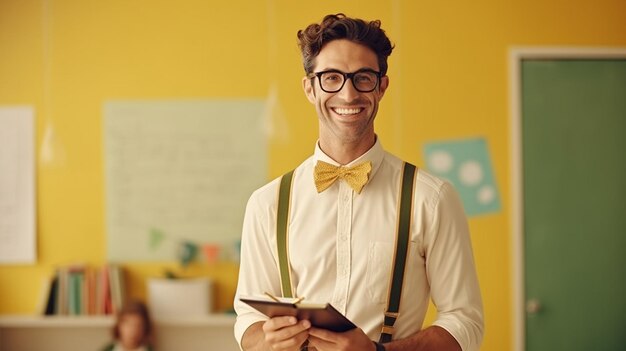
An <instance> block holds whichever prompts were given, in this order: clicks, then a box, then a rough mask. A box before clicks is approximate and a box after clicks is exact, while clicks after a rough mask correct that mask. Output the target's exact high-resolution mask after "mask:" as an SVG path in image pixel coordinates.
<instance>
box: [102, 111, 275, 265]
mask: <svg viewBox="0 0 626 351" xmlns="http://www.w3.org/2000/svg"><path fill="white" fill-rule="evenodd" d="M263 111H264V101H262V100H254V99H250V100H219V101H217V100H215V101H214V100H202V101H112V102H108V103H106V104H105V106H104V128H103V131H104V143H105V147H104V154H105V155H104V156H105V157H104V158H105V172H106V175H105V176H106V192H105V196H106V200H105V201H106V206H105V209H106V226H107V256H108V259H109V260H110V261H113V262H116V261H162V260H173V259H176V257H177V253H178V252H179V250H180V247H181V245H182V244H183V243H186V244H188V243H193V245H198V246H199V245H203V244H206V243H211V244H218V245H221V246H224V247H232V246H234V245H236V242H237V241H238V239H239V237H240V233H241V224H242V220H243V214H244V210H245V206H246V202H247V199H248V197H249V196H250V194H251V193H252V192H253V191H254V190H255V189H256V188H258V187H260V186H261V185H262V184H263V183H265V182H266V180H267V147H266V146H267V140H266V137H265V135H264V133H263V128H262V127H263V118H264V115H263Z"/></svg>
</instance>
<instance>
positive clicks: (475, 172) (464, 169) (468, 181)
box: [459, 161, 483, 186]
mask: <svg viewBox="0 0 626 351" xmlns="http://www.w3.org/2000/svg"><path fill="white" fill-rule="evenodd" d="M459 179H461V183H463V185H467V186H471V185H477V184H478V183H480V181H481V180H483V169H482V167H481V166H480V163H478V162H476V161H467V162H463V164H462V165H461V168H460V169H459Z"/></svg>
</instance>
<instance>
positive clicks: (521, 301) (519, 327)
mask: <svg viewBox="0 0 626 351" xmlns="http://www.w3.org/2000/svg"><path fill="white" fill-rule="evenodd" d="M526 59H555V60H557V59H626V48H621V47H617V48H615V47H611V48H609V47H593V48H592V47H512V48H510V49H509V116H510V121H509V142H510V145H509V146H510V147H509V152H510V158H509V161H510V170H511V173H510V192H511V208H510V216H511V221H510V226H511V235H512V237H511V259H512V262H511V267H512V274H511V279H512V281H511V286H512V293H513V294H512V295H513V296H512V302H513V303H512V316H513V339H512V341H513V344H512V348H511V350H513V351H525V347H526V345H525V340H526V328H525V317H526V309H525V304H526V303H525V301H526V296H524V291H525V289H524V286H525V281H524V211H523V209H524V198H523V194H524V192H523V191H524V189H523V179H522V174H523V173H522V172H523V164H522V159H523V158H522V156H523V155H522V89H521V83H522V76H521V73H522V61H523V60H526Z"/></svg>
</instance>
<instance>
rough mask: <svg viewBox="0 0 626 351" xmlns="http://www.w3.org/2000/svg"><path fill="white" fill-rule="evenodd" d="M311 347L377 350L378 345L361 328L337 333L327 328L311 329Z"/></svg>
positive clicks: (319, 350) (332, 350)
mask: <svg viewBox="0 0 626 351" xmlns="http://www.w3.org/2000/svg"><path fill="white" fill-rule="evenodd" d="M308 334H309V347H315V348H316V349H317V351H349V350H358V351H370V350H371V351H375V350H376V346H375V345H374V343H373V342H372V340H370V338H369V337H368V336H367V335H366V334H365V333H364V332H363V330H361V329H360V328H354V329H352V330H349V331H347V332H343V333H335V332H332V331H330V330H326V329H318V328H311V329H309V332H308Z"/></svg>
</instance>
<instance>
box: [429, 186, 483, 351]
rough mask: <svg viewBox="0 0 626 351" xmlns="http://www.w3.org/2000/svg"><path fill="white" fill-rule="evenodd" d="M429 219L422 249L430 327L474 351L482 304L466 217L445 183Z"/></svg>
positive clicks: (479, 332) (480, 334)
mask: <svg viewBox="0 0 626 351" xmlns="http://www.w3.org/2000/svg"><path fill="white" fill-rule="evenodd" d="M432 219H433V220H432V222H431V226H430V227H429V229H428V231H427V235H426V237H425V238H424V250H425V252H426V270H427V274H428V279H429V283H430V286H431V297H432V300H433V303H434V305H435V306H436V308H437V318H436V320H435V321H434V322H433V325H437V326H439V327H442V328H444V329H445V330H447V331H448V332H449V333H450V334H451V335H452V336H453V337H454V338H455V339H456V340H457V342H458V343H459V345H460V346H461V348H462V350H463V351H476V350H478V349H479V347H480V344H481V342H482V338H483V331H484V322H483V305H482V299H481V295H480V288H479V285H478V277H477V275H476V268H475V264H474V256H473V253H472V245H471V240H470V235H469V227H468V224H467V220H466V216H465V213H464V211H463V207H462V204H461V201H460V199H459V196H458V195H457V193H456V191H455V190H454V189H453V188H452V186H451V185H450V184H448V183H444V184H443V185H442V187H441V189H440V191H439V194H438V199H437V201H436V202H435V203H434V208H433V218H432Z"/></svg>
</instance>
